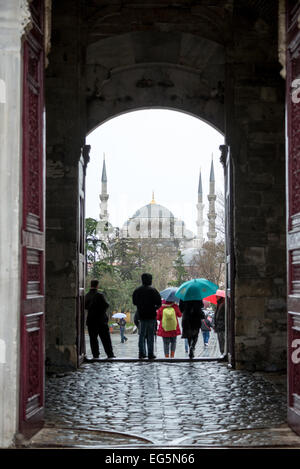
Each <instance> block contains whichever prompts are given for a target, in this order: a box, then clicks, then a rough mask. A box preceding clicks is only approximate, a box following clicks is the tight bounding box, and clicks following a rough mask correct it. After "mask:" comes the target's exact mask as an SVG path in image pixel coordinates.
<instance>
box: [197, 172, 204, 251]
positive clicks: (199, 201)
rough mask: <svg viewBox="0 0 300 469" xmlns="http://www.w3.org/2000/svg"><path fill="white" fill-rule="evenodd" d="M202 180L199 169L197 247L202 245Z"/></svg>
mask: <svg viewBox="0 0 300 469" xmlns="http://www.w3.org/2000/svg"><path fill="white" fill-rule="evenodd" d="M202 202H203V200H202V178H201V168H200V174H199V184H198V203H197V214H198V215H197V222H196V224H197V245H198V246H199V247H201V246H202V245H203V209H204V204H203V203H202Z"/></svg>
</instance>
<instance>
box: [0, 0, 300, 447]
mask: <svg viewBox="0 0 300 469" xmlns="http://www.w3.org/2000/svg"><path fill="white" fill-rule="evenodd" d="M50 3H51V2H50V1H47V0H46V1H45V2H43V1H42V0H33V1H32V2H27V1H25V0H23V1H21V0H14V1H12V2H10V6H5V7H4V6H2V4H1V9H4V8H6V9H7V10H8V14H7V15H6V16H5V18H6V20H7V22H8V24H10V23H9V21H10V18H11V16H10V15H17V17H18V19H19V24H22V22H23V23H24V21H23V18H24V16H25V17H26V18H27V22H28V23H29V24H30V26H31V27H30V28H28V29H26V30H25V31H24V29H22V28H19V29H18V28H17V27H16V29H15V37H16V38H17V40H16V43H17V46H16V48H15V56H14V58H16V62H17V63H18V64H19V67H20V64H21V60H22V61H23V62H24V68H23V69H24V80H23V85H22V86H23V88H22V90H23V91H22V93H21V96H19V107H18V112H19V116H20V115H21V106H20V103H21V102H24V106H23V122H22V126H21V127H20V129H19V131H20V132H19V133H20V136H19V148H16V154H14V155H13V158H14V159H15V160H16V161H17V166H16V167H17V168H19V169H21V167H22V168H23V178H22V184H23V191H24V197H23V202H24V203H23V205H22V204H21V198H20V197H18V196H19V192H18V191H19V187H20V185H18V184H12V183H9V184H10V185H9V186H7V184H8V183H7V180H6V179H5V177H4V176H3V175H2V174H1V172H0V178H1V182H4V183H5V184H6V185H4V186H2V185H1V187H9V189H11V192H9V191H7V194H6V199H5V208H4V212H5V213H6V214H7V213H9V211H10V210H12V209H13V208H14V204H15V203H16V202H15V200H20V202H19V204H18V203H17V204H16V206H17V209H18V211H17V212H16V213H17V215H18V213H20V210H21V208H20V207H22V210H23V225H20V224H19V225H18V230H19V232H20V233H22V240H21V239H20V237H18V236H15V234H14V235H13V236H12V238H11V240H10V243H12V248H14V251H11V252H15V254H12V256H14V255H15V259H18V258H19V257H18V256H19V254H20V253H21V251H22V252H23V263H22V265H21V263H20V262H19V263H18V262H17V263H16V266H15V268H14V270H12V269H10V270H8V272H9V274H8V276H9V279H7V281H6V283H5V285H4V286H0V288H1V293H3V294H4V296H3V298H5V302H6V304H5V308H6V309H5V311H4V312H5V314H4V316H3V317H7V316H8V314H9V311H8V309H9V305H10V303H11V300H10V299H9V297H8V295H7V292H6V291H5V286H11V285H12V283H14V280H15V281H16V282H15V283H14V286H15V287H17V285H18V297H17V299H16V302H15V303H14V304H13V305H12V308H10V309H11V310H12V315H11V317H10V319H9V322H8V325H6V326H5V327H6V330H7V331H8V330H9V331H10V332H9V333H8V338H6V340H4V339H2V337H0V339H1V340H2V341H3V342H0V345H1V348H0V351H1V350H4V349H5V350H6V351H7V352H9V353H10V355H11V356H12V357H14V359H15V361H16V363H14V362H11V363H10V368H11V370H10V372H9V377H8V381H9V383H10V384H11V387H12V389H13V395H14V397H15V398H20V402H21V410H20V418H19V421H20V424H18V427H19V428H20V429H21V431H22V432H24V433H29V434H30V432H31V433H32V432H33V431H35V428H36V427H35V426H34V425H35V424H36V425H37V426H38V425H41V421H42V408H43V376H44V370H43V359H44V356H43V340H44V332H43V327H44V311H45V358H46V367H47V368H48V369H49V370H53V369H56V370H57V369H63V370H66V369H74V368H76V367H78V366H79V365H80V362H81V360H82V358H83V355H84V340H83V339H84V338H83V320H84V316H83V294H84V190H85V187H84V179H85V177H84V175H85V168H86V165H87V164H88V150H89V149H88V147H86V145H85V137H86V135H87V134H88V133H89V132H90V131H91V130H92V129H93V128H95V127H96V126H97V125H99V124H101V123H103V122H105V121H106V120H107V119H110V118H112V117H114V116H117V115H119V114H121V113H124V112H128V111H130V110H135V109H142V108H155V107H159V108H168V109H175V110H180V111H183V112H187V113H190V114H192V115H194V116H196V117H199V118H201V119H203V120H205V121H207V122H208V123H210V124H211V125H213V126H214V127H216V128H217V129H219V130H220V131H222V132H223V133H224V135H225V140H226V145H225V146H224V147H223V148H222V149H221V150H222V151H221V153H220V156H221V159H222V162H223V164H224V170H225V180H226V204H227V205H226V207H227V297H228V299H227V317H228V344H229V349H228V359H229V363H230V364H231V365H232V366H236V367H238V368H246V369H252V370H255V369H256V370H260V369H264V370H278V369H284V368H285V366H286V353H287V350H286V322H287V321H286V317H287V315H286V284H287V281H286V226H285V207H286V204H285V198H286V196H285V193H286V181H285V176H284V174H285V159H286V158H285V116H284V111H285V82H284V80H283V78H282V77H281V76H280V70H281V67H280V65H279V63H278V42H277V37H278V26H277V25H278V12H279V10H278V2H268V1H261V2H256V1H252V0H248V1H247V0H239V1H236V0H221V1H219V2H217V4H216V2H209V1H206V0H205V1H200V2H196V3H194V2H186V1H182V2H181V1H177V2H176V4H169V3H166V2H161V1H157V2H156V1H152V2H151V4H148V2H135V3H134V4H133V3H132V2H130V1H122V2H118V1H116V2H104V1H102V0H93V1H92V0H86V1H84V2H82V1H80V0H64V1H61V2H52V3H53V4H52V11H51V25H52V26H51V30H50V29H49V24H50V21H49V18H50ZM28 4H29V5H30V7H29V5H28ZM283 4H285V2H281V6H282V5H283ZM20 5H22V7H23V10H22V12H25V15H23V13H22V15H20V10H19V9H18V7H19V6H20ZM286 7H287V19H288V26H289V28H290V29H289V36H288V40H289V41H290V44H291V47H290V49H289V53H290V54H291V56H290V55H289V56H288V59H289V61H290V62H288V63H291V66H290V67H288V81H287V84H288V86H289V85H290V82H291V81H293V80H295V79H296V78H297V76H298V72H299V70H298V69H299V55H297V54H299V48H300V44H299V42H297V41H296V40H294V37H298V36H297V35H296V33H295V28H296V25H297V20H296V19H297V17H298V16H297V15H299V13H300V7H299V2H296V1H292V0H291V1H288V2H287V3H286ZM281 11H282V10H281ZM283 15H284V13H283ZM284 16H285V15H284ZM27 22H26V21H25V23H26V24H27ZM46 26H47V27H46ZM283 29H285V28H283ZM0 30H1V28H0ZM20 30H21V31H20ZM49 32H50V34H49ZM293 35H294V36H293ZM45 36H46V38H48V40H47V41H46V43H47V48H46V49H47V51H48V50H49V44H50V43H51V50H50V53H49V54H48V56H47V60H46V64H47V68H46V72H45V74H43V71H42V68H41V64H43V60H44V53H43V40H44V37H45ZM21 37H22V38H23V46H22V48H21ZM49 38H50V40H49ZM0 40H1V41H2V42H3V43H4V44H6V43H5V39H4V38H3V37H2V35H0ZM18 41H19V42H18ZM7 51H10V52H8V53H7V56H6V58H5V60H6V62H3V63H5V64H6V65H7V67H8V64H9V58H10V55H9V54H10V53H11V48H9V47H7ZM16 62H15V63H16ZM13 63H14V60H12V61H11V64H13ZM2 67H3V65H0V72H2ZM13 72H14V70H13V67H12V66H11V74H12V75H13V78H12V81H13V80H16V83H14V84H15V85H16V86H15V89H19V88H18V86H17V85H18V82H17V79H18V78H17V75H14V74H13ZM4 78H8V77H6V76H5V74H4V72H3V76H2V75H0V79H4ZM8 84H9V83H6V85H7V89H6V92H7V94H8V96H12V94H10V93H11V91H10V88H9V86H8ZM43 86H44V87H45V115H46V128H45V130H46V132H45V136H46V140H45V142H46V162H45V167H43V162H44V160H43V147H42V143H43V139H42V128H43V126H42V122H43V121H42V119H43V106H42V104H43V103H42V99H41V96H42V90H43ZM288 90H289V88H288ZM288 98H289V92H288V93H287V99H288ZM15 99H16V98H15ZM23 99H24V101H23ZM0 106H3V104H2V103H0ZM298 114H299V107H296V104H295V103H293V105H291V108H290V114H289V116H288V117H289V120H288V126H289V129H290V140H289V145H290V146H289V154H291V169H290V175H291V178H292V181H296V182H297V180H298V179H297V177H298V176H295V178H296V179H295V180H294V179H293V177H294V176H293V175H294V174H295V175H297V174H298V173H297V169H296V167H295V165H296V163H295V161H296V160H297V158H299V148H298V143H297V142H298V140H297V139H298V133H297V132H299V129H298V131H297V128H294V127H293V126H294V121H296V122H298V117H299V116H298ZM6 119H8V120H9V117H7V116H6ZM1 132H2V133H3V135H4V138H5V143H7V144H8V143H9V142H10V141H11V137H10V136H9V131H8V130H7V131H6V132H7V133H6V134H4V131H3V130H1ZM21 135H23V138H21ZM30 138H32V139H33V140H30ZM116 138H117V136H116ZM31 142H34V144H33V145H31ZM7 148H8V147H5V151H6V154H5V155H4V159H2V161H7V162H9V157H10V155H9V153H10V152H9V151H8V149H7ZM20 148H22V149H23V156H24V159H23V165H22V164H21V163H20V162H21V161H22V159H21V158H20V155H21V151H20ZM26 152H27V153H26ZM16 155H18V157H17V156H16ZM26 155H27V156H26ZM27 157H28V158H27ZM26 158H27V159H26ZM7 164H8V163H7ZM293 165H294V166H293ZM44 170H45V174H46V178H45V179H44V178H43V174H44ZM5 174H6V176H7V174H8V173H7V171H6V173H5ZM21 174H22V173H21ZM7 177H8V176H7ZM2 178H3V179H2ZM44 182H45V189H46V204H45V211H44V205H43V202H44V201H43V183H44ZM291 184H292V183H291ZM293 187H295V188H296V189H294V190H293V192H292V193H291V199H290V202H291V205H289V207H292V211H290V212H289V214H290V217H291V218H290V224H291V225H290V229H291V230H292V232H293V233H292V234H293V237H292V238H291V239H292V244H290V245H289V249H290V251H291V256H292V257H291V259H292V260H291V272H292V279H291V281H292V282H293V283H292V285H293V289H292V291H291V294H292V300H293V306H292V308H293V309H292V314H290V315H289V316H290V317H291V321H292V322H291V325H290V339H291V341H290V345H289V347H290V348H289V350H288V353H289V355H290V350H291V348H292V347H295V343H296V342H295V340H296V341H297V340H299V330H298V329H299V328H298V326H297V324H298V323H297V318H298V314H299V310H300V308H299V306H298V305H299V300H298V289H297V285H298V283H297V279H298V277H297V275H298V274H297V272H298V270H297V269H298V266H299V256H297V250H298V249H299V246H298V241H297V240H298V237H297V236H296V235H295V236H294V234H295V233H297V230H298V228H297V227H298V224H297V213H298V211H299V210H298V206H297V200H298V185H297V184H295V185H294V186H293ZM38 194H39V195H40V197H37V195H38ZM294 201H295V202H294ZM26 210H27V212H26ZM290 210H291V209H290ZM44 213H46V218H45V225H44V222H43V220H44V216H43V214H44ZM0 217H1V220H0V221H1V222H3V223H1V226H4V225H5V226H6V227H5V228H4V230H3V233H4V234H5V233H6V238H5V236H4V238H3V239H4V241H2V240H1V241H0V243H1V245H0V247H1V252H2V251H3V250H4V247H3V243H5V242H6V241H5V240H7V239H9V236H8V233H9V230H8V227H7V219H6V218H2V217H3V215H2V214H1V215H0ZM24 220H25V221H24ZM24 223H25V225H24ZM44 226H45V236H46V249H45V263H44V244H43V237H44ZM1 230H2V228H1ZM6 265H9V261H8V259H7V258H6ZM44 267H45V279H46V282H45V286H46V288H45V297H46V306H45V310H44V308H43V294H44V289H43V285H44V280H43V272H44ZM1 268H2V269H3V264H2V265H1ZM4 268H5V266H4ZM2 277H3V278H5V275H4V271H1V280H2ZM6 278H7V275H6ZM9 282H10V283H9ZM16 284H17V285H16ZM21 285H22V286H23V288H22V290H21ZM233 292H234V295H233ZM17 303H18V304H20V303H21V305H22V307H21V328H20V323H19V319H20V318H19V314H18V307H17ZM2 306H3V305H2ZM16 327H17V328H18V331H20V332H19V334H18V337H20V339H21V350H20V353H19V352H18V348H17V347H16V345H15V344H16V340H15V339H16V336H12V333H11V330H15V328H16ZM3 344H4V345H3ZM19 357H22V370H21V373H20V374H21V378H20V387H19V384H18V385H17V384H16V382H15V381H14V380H15V376H16V375H17V374H18V373H19V363H20V358H19ZM3 363H5V364H6V354H5V353H3V352H1V355H0V366H1V367H3ZM290 370H291V372H290V386H291V389H292V391H291V393H290V400H289V407H290V415H292V418H291V417H290V418H291V420H293V425H294V427H295V428H297V425H298V427H299V417H297V415H299V399H300V398H299V396H300V389H299V372H298V371H297V370H298V368H297V364H296V363H294V362H291V363H290ZM4 385H5V379H4V374H3V372H2V370H1V378H0V386H1V388H3V387H4ZM1 395H2V396H3V395H4V393H1ZM7 399H8V398H7V397H6V396H5V397H1V403H0V405H1V408H2V409H3V408H4V406H7ZM10 407H12V404H11V405H10ZM0 410H1V409H0ZM0 415H3V412H1V411H0ZM6 415H7V414H6ZM15 417H16V409H15V408H14V409H12V410H11V411H10V413H9V416H8V417H7V416H6V417H5V419H6V421H5V425H4V427H5V432H6V434H5V435H1V438H2V441H4V442H5V443H7V441H8V440H9V439H10V438H11V439H12V435H13V434H14V433H15V431H16V427H14V425H13V424H12V422H13V421H17V420H18V419H16V418H15ZM7 435H8V436H7Z"/></svg>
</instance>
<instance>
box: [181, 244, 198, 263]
mask: <svg viewBox="0 0 300 469" xmlns="http://www.w3.org/2000/svg"><path fill="white" fill-rule="evenodd" d="M198 253H199V249H196V248H188V249H184V250H183V251H182V257H183V262H184V265H191V263H192V262H193V260H194V258H195V257H196V256H197V254H198Z"/></svg>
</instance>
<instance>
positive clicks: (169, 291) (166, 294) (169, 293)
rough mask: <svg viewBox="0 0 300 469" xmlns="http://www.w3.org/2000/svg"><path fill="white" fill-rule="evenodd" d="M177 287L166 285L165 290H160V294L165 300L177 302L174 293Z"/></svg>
mask: <svg viewBox="0 0 300 469" xmlns="http://www.w3.org/2000/svg"><path fill="white" fill-rule="evenodd" d="M177 290H178V288H177V287H168V288H166V289H165V290H163V291H161V292H160V296H161V297H162V299H163V300H165V301H173V302H176V303H179V300H178V298H176V296H175V293H176V292H177Z"/></svg>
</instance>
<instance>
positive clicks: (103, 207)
mask: <svg viewBox="0 0 300 469" xmlns="http://www.w3.org/2000/svg"><path fill="white" fill-rule="evenodd" d="M108 198H109V195H108V193H107V174H106V164H105V153H103V166H102V177H101V194H100V201H101V202H100V220H102V221H105V222H107V221H108V211H107V201H108Z"/></svg>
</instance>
